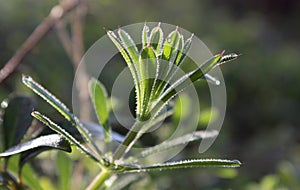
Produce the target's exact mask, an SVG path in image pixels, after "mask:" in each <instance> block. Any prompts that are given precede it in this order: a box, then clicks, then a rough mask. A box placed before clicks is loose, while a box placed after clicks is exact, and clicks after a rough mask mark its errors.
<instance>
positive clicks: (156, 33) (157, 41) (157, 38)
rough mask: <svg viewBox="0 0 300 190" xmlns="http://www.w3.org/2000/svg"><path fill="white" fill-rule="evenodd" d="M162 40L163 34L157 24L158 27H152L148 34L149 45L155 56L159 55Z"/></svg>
mask: <svg viewBox="0 0 300 190" xmlns="http://www.w3.org/2000/svg"><path fill="white" fill-rule="evenodd" d="M163 40H164V33H163V31H162V29H161V27H160V23H159V24H158V26H157V27H154V28H153V29H152V31H151V33H150V45H151V46H152V47H153V49H154V50H155V52H156V55H157V56H159V55H160V54H161V50H162V45H163Z"/></svg>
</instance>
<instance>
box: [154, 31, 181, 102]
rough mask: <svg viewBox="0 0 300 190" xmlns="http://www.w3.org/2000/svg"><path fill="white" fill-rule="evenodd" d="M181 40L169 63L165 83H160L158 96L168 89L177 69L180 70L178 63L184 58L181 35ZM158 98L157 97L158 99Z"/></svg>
mask: <svg viewBox="0 0 300 190" xmlns="http://www.w3.org/2000/svg"><path fill="white" fill-rule="evenodd" d="M179 36H180V37H179V39H178V44H177V47H176V48H175V47H174V48H175V50H174V52H173V54H172V56H171V59H170V61H169V67H168V70H167V72H166V76H165V77H164V79H163V81H164V83H160V86H159V87H158V89H157V96H158V95H159V94H160V93H161V92H163V91H164V89H165V88H166V86H167V84H168V83H169V82H170V79H171V78H172V76H173V75H174V74H175V72H176V71H177V69H178V68H179V66H178V64H179V63H177V61H178V62H179V61H180V58H181V57H182V51H183V48H184V47H183V45H184V39H183V36H182V35H180V34H179ZM157 96H156V97H157Z"/></svg>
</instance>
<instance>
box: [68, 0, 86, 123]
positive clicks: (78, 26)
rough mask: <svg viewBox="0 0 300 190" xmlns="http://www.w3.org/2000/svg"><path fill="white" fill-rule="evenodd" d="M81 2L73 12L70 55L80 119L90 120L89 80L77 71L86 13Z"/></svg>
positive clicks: (83, 73)
mask: <svg viewBox="0 0 300 190" xmlns="http://www.w3.org/2000/svg"><path fill="white" fill-rule="evenodd" d="M82 1H83V2H82V3H81V4H80V6H78V7H77V8H76V10H75V11H74V12H73V19H72V28H71V31H72V41H73V44H72V48H73V49H72V53H73V61H72V63H73V67H74V70H75V71H76V72H77V77H76V78H75V85H76V89H77V93H78V98H79V103H80V113H79V114H80V118H81V119H82V120H86V121H88V120H90V111H91V103H90V99H89V98H90V97H89V91H88V89H87V87H88V81H89V78H88V76H87V74H86V71H85V68H84V67H82V68H81V69H79V70H77V68H78V66H79V63H80V60H81V58H82V56H83V54H84V44H83V25H84V18H85V16H86V12H87V5H86V1H85V0H82Z"/></svg>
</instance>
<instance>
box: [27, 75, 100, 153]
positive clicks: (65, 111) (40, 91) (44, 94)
mask: <svg viewBox="0 0 300 190" xmlns="http://www.w3.org/2000/svg"><path fill="white" fill-rule="evenodd" d="M22 81H23V83H24V84H25V85H26V86H27V87H29V88H30V89H31V90H33V91H34V92H35V93H36V94H37V95H39V96H40V97H41V98H43V99H44V100H45V101H46V102H48V103H49V104H50V105H51V106H52V107H53V108H55V109H56V110H57V111H58V112H59V113H60V114H61V115H63V116H64V117H65V118H66V119H67V120H68V121H70V122H71V123H72V125H73V126H75V127H76V129H77V130H78V131H79V132H80V134H81V135H82V136H83V138H84V139H85V141H87V142H90V143H91V144H92V145H93V148H94V149H95V150H96V151H97V153H98V155H102V153H101V151H100V150H99V148H98V147H97V145H96V144H95V142H94V141H92V139H91V136H90V134H89V133H88V130H87V129H86V128H85V127H84V126H83V125H82V123H81V122H80V120H79V119H78V118H77V117H76V116H74V115H73V114H72V113H71V111H70V110H69V108H67V106H65V104H63V103H62V102H61V101H60V100H59V99H57V98H56V97H55V96H54V95H53V94H51V93H50V92H49V91H48V90H46V89H45V88H44V87H43V86H41V85H40V84H38V83H37V82H35V81H34V80H33V79H32V78H31V77H30V76H25V75H23V77H22Z"/></svg>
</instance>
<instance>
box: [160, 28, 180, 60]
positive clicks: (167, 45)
mask: <svg viewBox="0 0 300 190" xmlns="http://www.w3.org/2000/svg"><path fill="white" fill-rule="evenodd" d="M181 37H182V36H181V34H180V33H179V32H178V28H176V30H174V31H173V32H171V33H170V34H169V35H168V36H167V38H166V40H165V42H164V45H163V52H162V59H163V60H166V61H170V60H171V59H172V58H173V60H175V56H176V55H177V50H178V46H179V43H180V41H181Z"/></svg>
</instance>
